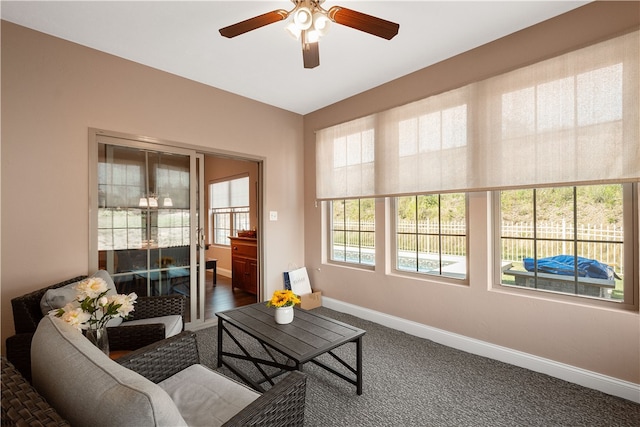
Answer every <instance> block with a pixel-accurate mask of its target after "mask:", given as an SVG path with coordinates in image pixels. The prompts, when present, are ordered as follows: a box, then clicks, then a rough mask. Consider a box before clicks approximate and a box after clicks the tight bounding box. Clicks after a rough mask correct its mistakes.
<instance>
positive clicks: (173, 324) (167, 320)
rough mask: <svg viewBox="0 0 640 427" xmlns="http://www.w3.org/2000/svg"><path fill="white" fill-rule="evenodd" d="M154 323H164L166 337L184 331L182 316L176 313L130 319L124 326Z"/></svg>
mask: <svg viewBox="0 0 640 427" xmlns="http://www.w3.org/2000/svg"><path fill="white" fill-rule="evenodd" d="M153 323H163V324H164V335H165V338H169V337H172V336H174V335H177V334H179V333H180V332H182V316H180V315H178V314H174V315H171V316H159V317H149V318H148V319H138V320H128V321H126V322H123V323H122V326H132V325H150V324H153Z"/></svg>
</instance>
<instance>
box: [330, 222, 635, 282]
mask: <svg viewBox="0 0 640 427" xmlns="http://www.w3.org/2000/svg"><path fill="white" fill-rule="evenodd" d="M374 229H375V224H374V223H364V222H362V223H357V222H352V223H349V222H348V223H347V229H346V235H347V238H346V242H344V243H346V246H352V245H354V246H358V245H360V247H369V248H373V247H374V246H373V230H374ZM358 230H360V231H358ZM438 233H440V236H438ZM339 234H340V233H339ZM396 234H397V250H398V251H415V247H416V239H417V246H418V252H426V253H433V252H437V251H438V248H440V246H439V245H442V246H441V252H442V253H443V254H448V255H461V256H464V255H466V252H467V249H466V234H467V229H466V224H465V223H464V222H447V223H442V225H441V227H440V229H439V228H438V223H437V222H436V221H421V222H419V223H418V228H417V235H416V223H415V222H413V221H403V222H402V223H400V224H398V225H397V230H396ZM336 236H337V235H334V239H335V237H336ZM349 236H352V238H349ZM365 236H366V237H365ZM534 237H535V239H536V240H534ZM623 237H624V230H623V228H622V227H621V226H617V225H615V224H598V225H591V224H580V225H578V227H577V228H575V229H574V227H573V225H572V224H567V223H566V222H549V223H538V224H537V227H536V229H535V230H534V225H533V223H511V222H503V223H502V239H501V244H502V248H501V253H502V259H503V260H506V261H511V262H517V261H521V260H522V258H524V257H533V255H534V245H535V242H536V241H537V247H536V255H537V257H538V258H543V257H548V256H554V255H560V254H566V255H573V254H576V253H577V255H579V256H582V257H586V258H592V259H597V260H598V261H600V262H603V263H605V264H608V265H610V266H612V267H613V268H614V269H615V270H616V272H618V273H621V272H622V264H623V263H622V260H623V248H624V245H623ZM356 239H360V241H358V240H356ZM338 240H339V241H335V240H334V243H343V242H342V240H340V239H338Z"/></svg>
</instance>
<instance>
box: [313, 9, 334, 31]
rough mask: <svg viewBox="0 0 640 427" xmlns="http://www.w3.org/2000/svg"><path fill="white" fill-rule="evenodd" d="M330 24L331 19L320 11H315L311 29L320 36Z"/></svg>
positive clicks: (327, 29)
mask: <svg viewBox="0 0 640 427" xmlns="http://www.w3.org/2000/svg"><path fill="white" fill-rule="evenodd" d="M330 26H331V19H329V17H328V16H327V15H325V14H324V13H322V12H316V13H314V14H313V29H314V30H315V31H317V32H318V34H319V35H320V36H325V35H326V34H327V32H329V27H330Z"/></svg>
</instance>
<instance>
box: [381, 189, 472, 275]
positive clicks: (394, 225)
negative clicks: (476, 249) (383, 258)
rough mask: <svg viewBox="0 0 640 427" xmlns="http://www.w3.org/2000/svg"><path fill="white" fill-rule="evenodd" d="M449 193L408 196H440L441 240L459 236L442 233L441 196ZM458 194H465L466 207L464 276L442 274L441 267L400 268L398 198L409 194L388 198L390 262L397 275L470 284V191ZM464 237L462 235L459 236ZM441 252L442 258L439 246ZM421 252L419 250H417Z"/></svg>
mask: <svg viewBox="0 0 640 427" xmlns="http://www.w3.org/2000/svg"><path fill="white" fill-rule="evenodd" d="M444 194H447V193H435V194H434V193H419V194H409V195H407V196H411V197H418V196H438V217H439V221H438V234H437V236H438V239H439V240H440V241H441V239H442V237H443V236H444V237H447V236H457V235H453V234H443V233H442V228H441V225H442V221H440V217H441V203H440V200H441V197H442V195H444ZM458 194H464V199H465V200H464V208H465V215H464V216H465V234H464V241H465V252H466V254H465V272H464V277H456V276H455V275H445V274H442V271H441V269H440V271H438V272H421V271H409V270H401V269H399V268H398V198H400V197H407V196H397V197H389V198H388V199H389V200H390V202H391V203H390V204H391V209H389V210H388V215H389V216H390V230H389V232H390V235H391V238H390V239H389V246H390V250H391V257H390V263H391V270H392V271H393V273H394V274H397V275H401V276H406V277H413V278H420V279H429V280H434V279H436V280H438V281H440V280H442V281H451V282H452V283H457V284H464V285H468V284H469V246H470V241H469V193H468V192H460V193H458ZM417 235H420V233H417ZM429 235H435V234H429ZM459 237H462V236H459ZM438 250H439V252H438V255H439V259H440V260H441V259H442V256H443V255H442V247H441V246H440V247H439V248H438ZM417 253H419V252H417ZM440 268H441V267H440Z"/></svg>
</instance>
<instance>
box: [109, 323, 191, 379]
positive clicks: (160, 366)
mask: <svg viewBox="0 0 640 427" xmlns="http://www.w3.org/2000/svg"><path fill="white" fill-rule="evenodd" d="M127 327H129V326H127ZM116 362H118V363H119V364H121V365H122V366H124V367H126V368H128V369H131V370H132V371H135V372H137V373H139V374H140V375H142V376H143V377H145V378H147V379H149V380H150V381H153V382H154V383H156V384H157V383H159V382H160V381H162V380H165V379H167V378H169V377H170V376H172V375H173V374H176V373H178V372H180V371H182V370H183V369H186V368H188V367H189V366H191V365H193V364H196V363H200V357H199V355H198V345H197V343H196V335H195V334H194V333H193V332H190V331H184V332H181V333H179V334H177V335H174V336H172V337H170V338H167V339H164V340H162V341H158V342H155V343H153V344H150V345H147V346H145V347H142V348H139V349H138V350H136V351H134V352H132V353H130V354H127V355H125V356H122V357H120V358H118V359H116Z"/></svg>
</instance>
